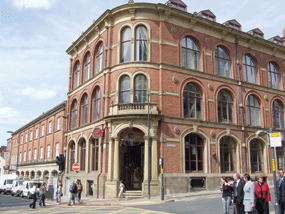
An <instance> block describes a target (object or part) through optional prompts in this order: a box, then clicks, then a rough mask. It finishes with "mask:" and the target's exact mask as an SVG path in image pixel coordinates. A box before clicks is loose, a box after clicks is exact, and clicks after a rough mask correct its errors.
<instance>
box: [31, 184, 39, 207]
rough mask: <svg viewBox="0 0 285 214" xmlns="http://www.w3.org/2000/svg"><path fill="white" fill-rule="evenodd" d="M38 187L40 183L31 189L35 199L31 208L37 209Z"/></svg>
mask: <svg viewBox="0 0 285 214" xmlns="http://www.w3.org/2000/svg"><path fill="white" fill-rule="evenodd" d="M37 188H38V184H35V185H34V186H33V188H32V190H31V193H32V199H33V202H32V203H30V205H29V206H30V208H31V209H35V208H36V202H37Z"/></svg>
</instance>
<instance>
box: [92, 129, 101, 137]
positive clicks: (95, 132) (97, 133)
mask: <svg viewBox="0 0 285 214" xmlns="http://www.w3.org/2000/svg"><path fill="white" fill-rule="evenodd" d="M102 135H103V131H102V129H100V128H94V129H93V131H92V136H93V137H94V138H95V139H99V138H100V137H102Z"/></svg>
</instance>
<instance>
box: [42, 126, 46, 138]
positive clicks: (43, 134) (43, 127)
mask: <svg viewBox="0 0 285 214" xmlns="http://www.w3.org/2000/svg"><path fill="white" fill-rule="evenodd" d="M43 136H45V125H42V137H43Z"/></svg>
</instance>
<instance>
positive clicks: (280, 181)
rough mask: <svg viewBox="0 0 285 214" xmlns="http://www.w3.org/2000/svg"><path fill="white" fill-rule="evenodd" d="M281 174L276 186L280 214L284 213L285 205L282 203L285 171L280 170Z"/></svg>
mask: <svg viewBox="0 0 285 214" xmlns="http://www.w3.org/2000/svg"><path fill="white" fill-rule="evenodd" d="M278 174H279V178H278V179H277V181H276V186H277V203H278V204H279V207H280V213H282V214H283V213H284V205H283V203H282V196H281V194H282V183H283V180H284V171H283V170H279V172H278Z"/></svg>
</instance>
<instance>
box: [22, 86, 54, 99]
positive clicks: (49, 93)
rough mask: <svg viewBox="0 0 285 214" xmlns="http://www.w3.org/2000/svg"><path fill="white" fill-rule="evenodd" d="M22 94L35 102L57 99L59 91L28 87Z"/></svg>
mask: <svg viewBox="0 0 285 214" xmlns="http://www.w3.org/2000/svg"><path fill="white" fill-rule="evenodd" d="M20 94H21V95H23V96H25V97H29V98H31V99H33V100H45V99H51V98H53V97H55V96H56V95H57V91H56V90H53V89H48V88H40V89H36V88H33V87H28V88H24V89H23V90H22V91H21V92H20Z"/></svg>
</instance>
